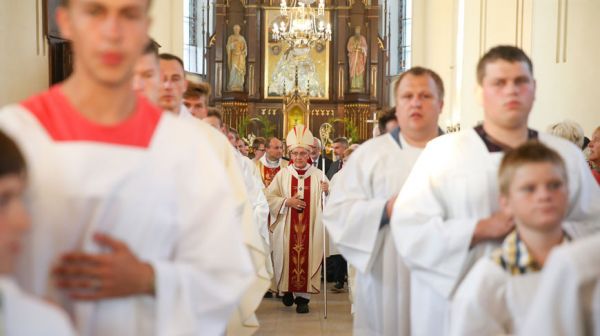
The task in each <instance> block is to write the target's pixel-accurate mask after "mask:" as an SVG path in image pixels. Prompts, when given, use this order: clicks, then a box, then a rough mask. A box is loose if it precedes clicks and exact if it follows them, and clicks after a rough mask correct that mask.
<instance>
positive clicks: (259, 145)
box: [252, 137, 267, 163]
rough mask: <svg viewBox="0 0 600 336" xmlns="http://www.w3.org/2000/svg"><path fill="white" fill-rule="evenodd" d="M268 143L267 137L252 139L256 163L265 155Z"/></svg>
mask: <svg viewBox="0 0 600 336" xmlns="http://www.w3.org/2000/svg"><path fill="white" fill-rule="evenodd" d="M266 145H267V140H266V139H265V138H263V137H256V138H254V141H252V153H253V154H254V157H253V158H252V161H254V163H256V162H257V161H258V160H260V158H261V157H263V155H265V149H266Z"/></svg>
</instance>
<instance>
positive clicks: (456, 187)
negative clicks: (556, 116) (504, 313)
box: [391, 46, 600, 335]
mask: <svg viewBox="0 0 600 336" xmlns="http://www.w3.org/2000/svg"><path fill="white" fill-rule="evenodd" d="M477 73H478V83H479V92H480V94H481V102H482V104H483V110H484V121H483V124H482V125H480V126H477V127H475V128H468V129H465V130H463V131H460V132H457V133H452V134H448V135H444V136H441V137H438V138H437V139H434V140H432V141H430V142H429V143H428V144H427V146H426V148H425V149H424V151H423V152H422V153H421V156H420V157H419V158H418V159H417V162H416V163H415V165H414V167H413V170H412V171H411V174H410V175H409V177H408V178H407V180H406V182H405V183H404V186H403V187H402V190H401V192H400V194H399V195H398V198H397V199H396V202H395V205H394V211H393V214H392V218H391V226H392V233H393V236H394V240H395V243H396V248H397V249H398V251H399V253H400V255H401V256H402V257H403V258H404V261H405V263H406V264H407V266H408V267H409V268H410V271H411V274H412V283H411V285H412V287H413V288H412V293H411V294H412V296H411V302H412V307H411V310H412V314H413V316H414V317H415V319H418V320H420V321H422V323H420V324H419V329H418V330H415V325H414V324H413V325H411V328H412V331H413V332H414V333H416V334H423V335H444V334H446V333H447V332H448V325H447V322H448V315H449V309H450V300H451V298H452V296H453V294H454V292H455V290H456V288H457V287H458V285H459V284H460V281H461V280H462V279H463V277H464V275H465V274H466V273H467V272H468V271H469V270H470V269H471V267H472V266H473V265H474V263H475V261H476V260H477V259H478V258H479V257H481V256H483V255H488V254H489V253H490V252H491V251H492V250H494V249H495V248H497V247H498V240H499V239H503V238H504V237H505V236H506V235H507V234H508V233H509V232H511V231H512V230H513V228H514V222H513V220H512V218H511V217H509V216H507V215H505V214H504V213H502V212H500V211H498V210H499V204H498V190H497V187H496V186H497V171H498V165H499V163H500V160H501V158H502V156H503V152H504V150H505V149H507V148H514V147H517V146H519V145H520V144H522V143H524V142H526V141H527V140H528V139H534V138H535V139H538V140H539V141H541V142H542V143H544V144H545V145H547V146H548V147H550V148H552V149H554V150H555V151H557V152H558V153H559V154H560V155H561V156H562V157H563V159H564V161H565V162H566V164H567V175H568V180H569V205H570V206H569V209H568V211H567V217H566V222H565V225H564V228H565V230H566V231H567V233H568V234H569V235H570V236H571V237H572V238H577V237H579V236H582V235H587V234H590V233H591V232H595V231H597V229H598V228H599V225H598V221H599V220H600V189H599V188H598V186H597V185H595V184H594V181H593V180H592V179H593V177H592V175H591V173H590V171H589V168H588V166H587V164H586V162H585V159H584V157H583V154H582V153H581V150H580V149H579V148H577V147H576V146H575V145H573V144H572V143H570V142H568V141H566V140H563V139H560V138H557V137H554V136H551V135H547V134H542V133H538V132H536V131H534V130H531V129H529V128H528V127H527V120H528V116H529V112H530V111H531V107H532V105H533V101H534V98H535V81H534V79H533V67H532V65H531V60H530V59H529V57H528V56H527V55H526V54H525V53H524V52H523V51H522V50H520V49H518V48H516V47H512V46H499V47H495V48H493V49H491V50H490V51H489V52H488V53H486V54H485V55H484V56H483V58H482V59H481V60H480V61H479V65H478V71H477ZM574 221H578V222H579V223H573V222H574ZM431 321H435V323H432V322H431Z"/></svg>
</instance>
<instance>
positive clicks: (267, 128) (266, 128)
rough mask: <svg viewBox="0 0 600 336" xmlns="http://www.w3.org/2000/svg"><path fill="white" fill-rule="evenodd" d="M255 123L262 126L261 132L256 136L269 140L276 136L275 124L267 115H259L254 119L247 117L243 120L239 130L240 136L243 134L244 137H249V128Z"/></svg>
mask: <svg viewBox="0 0 600 336" xmlns="http://www.w3.org/2000/svg"><path fill="white" fill-rule="evenodd" d="M253 122H254V123H257V124H260V126H262V127H261V129H260V131H258V133H259V134H255V135H256V136H262V137H265V138H268V137H272V136H274V135H275V124H273V122H272V121H271V120H270V119H269V118H268V117H267V116H266V115H259V116H256V117H252V118H250V117H246V118H244V119H243V120H242V122H241V123H240V130H239V132H240V135H242V134H243V135H242V137H247V136H248V126H249V125H250V123H253Z"/></svg>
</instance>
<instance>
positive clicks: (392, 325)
mask: <svg viewBox="0 0 600 336" xmlns="http://www.w3.org/2000/svg"><path fill="white" fill-rule="evenodd" d="M394 92H395V99H396V116H397V119H398V121H399V123H400V127H399V128H396V129H395V130H393V131H391V132H389V133H387V134H384V135H383V136H380V137H377V138H374V139H372V140H369V141H367V142H366V143H364V144H363V145H361V146H360V147H359V148H358V149H357V150H356V151H355V152H354V153H353V154H352V157H351V158H350V159H349V160H348V161H347V162H346V164H345V165H344V169H343V173H342V174H337V175H336V176H338V177H339V178H340V179H339V180H337V181H336V183H335V186H334V187H332V191H331V196H330V197H329V199H328V202H327V205H326V207H325V211H324V219H323V221H324V223H325V225H326V226H327V229H328V231H329V233H330V234H331V236H332V237H333V239H334V241H335V243H336V247H337V248H338V250H340V251H341V252H342V255H343V256H344V258H346V259H347V260H348V262H349V263H350V264H351V265H353V266H354V267H356V269H357V273H356V290H355V314H354V335H409V334H410V330H411V328H410V325H411V324H410V288H411V287H410V283H411V282H410V274H409V272H408V269H407V268H406V265H405V264H404V262H403V261H402V258H401V257H400V256H399V255H398V254H397V252H396V248H395V247H394V241H393V239H392V234H391V232H390V228H389V225H388V224H389V218H390V212H391V208H392V205H393V201H394V199H395V197H396V195H397V194H398V192H400V188H401V187H402V184H403V183H404V181H405V179H406V177H407V176H408V174H409V172H410V170H411V168H412V166H413V164H414V163H415V161H416V159H417V157H418V156H419V154H420V153H421V150H422V148H423V147H425V144H426V143H427V142H428V141H429V140H431V139H433V138H435V137H436V136H438V134H439V131H438V117H439V115H440V113H441V110H442V106H443V97H444V87H443V83H442V80H441V78H440V77H439V76H438V75H437V74H436V73H435V72H433V71H432V70H429V69H425V68H421V67H415V68H412V69H410V70H408V71H406V72H405V73H403V74H402V75H401V76H400V77H399V78H398V80H397V81H396V84H395V86H394Z"/></svg>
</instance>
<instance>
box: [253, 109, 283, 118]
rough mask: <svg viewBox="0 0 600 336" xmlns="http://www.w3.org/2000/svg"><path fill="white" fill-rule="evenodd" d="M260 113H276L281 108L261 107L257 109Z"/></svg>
mask: <svg viewBox="0 0 600 336" xmlns="http://www.w3.org/2000/svg"><path fill="white" fill-rule="evenodd" d="M258 111H259V113H260V114H261V115H273V116H274V115H277V114H279V113H280V112H281V109H278V108H261V109H258Z"/></svg>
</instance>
